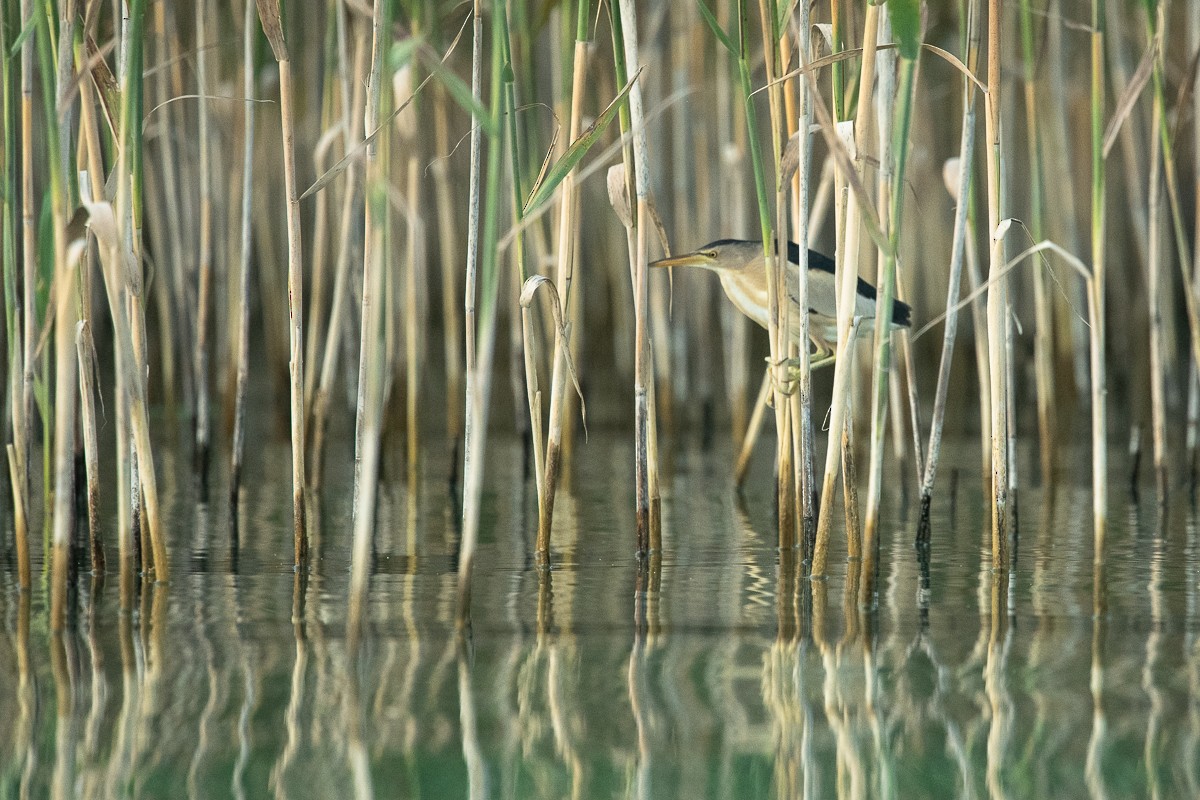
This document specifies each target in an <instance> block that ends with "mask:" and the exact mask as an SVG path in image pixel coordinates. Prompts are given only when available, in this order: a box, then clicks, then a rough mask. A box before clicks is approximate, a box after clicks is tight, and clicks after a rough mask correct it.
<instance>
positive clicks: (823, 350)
mask: <svg viewBox="0 0 1200 800" xmlns="http://www.w3.org/2000/svg"><path fill="white" fill-rule="evenodd" d="M787 256H788V264H787V293H788V302H789V304H790V305H791V313H790V315H789V317H788V320H789V328H790V330H789V335H790V337H791V339H792V340H796V339H799V338H800V303H799V300H798V299H797V297H796V294H797V291H798V288H799V275H800V248H799V247H798V246H797V245H796V244H795V243H794V242H788V253H787ZM650 266H652V267H700V268H702V269H707V270H711V271H713V272H715V273H717V275H719V276H720V278H721V288H722V289H724V290H725V294H726V295H727V296H728V297H729V299H730V300H731V301H733V304H734V305H735V306H737V309H738V311H741V312H742V313H743V314H745V315H746V316H747V317H749V318H750V319H752V320H754V321H755V322H757V323H758V324H759V325H761V326H762V327H764V328H766V327H767V261H766V258H765V257H764V256H763V246H762V242H761V241H746V240H744V239H718V240H717V241H715V242H710V243H709V244H706V245H704V246H703V247H701V248H700V249H699V250H695V251H693V252H691V253H687V254H686V255H681V256H675V257H674V258H664V259H662V260H661V261H655V262H654V263H652V264H651V265H650ZM836 297H837V285H836V284H835V283H834V279H833V259H831V258H829V257H828V256H825V255H822V254H820V253H818V252H817V251H815V250H809V251H808V335H809V339H811V340H812V343H813V345H814V346H815V347H816V352H815V353H814V354H813V361H812V366H813V368H816V367H820V366H824V365H826V364H829V363H831V362H832V361H833V358H834V353H835V352H836V345H837V306H836V300H835V298H836ZM910 310H911V309H909V307H908V305H907V304H906V303H902V302H900V301H899V300H896V301H894V302H893V305H892V328H893V329H895V328H907V327H908V326H909V325H910V324H911V323H910V321H909V311H910ZM854 316H855V317H856V318H858V319H859V320H860V322H859V325H858V330H860V331H862V330H871V328H872V323H873V322H874V320H875V287H874V286H872V285H871V284H869V283H867V282H866V281H864V280H863V279H862V278H859V279H858V291H857V292H856V293H855V301H854Z"/></svg>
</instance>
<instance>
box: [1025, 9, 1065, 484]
mask: <svg viewBox="0 0 1200 800" xmlns="http://www.w3.org/2000/svg"><path fill="white" fill-rule="evenodd" d="M1031 5H1032V4H1031V0H1021V8H1020V23H1021V62H1022V63H1021V66H1022V68H1023V79H1024V89H1025V92H1024V100H1025V138H1026V141H1027V146H1028V157H1029V230H1030V233H1032V234H1033V240H1034V241H1035V242H1040V241H1042V240H1043V239H1045V238H1046V236H1045V222H1044V218H1045V205H1046V202H1045V196H1046V187H1045V183H1044V178H1043V167H1042V141H1041V137H1042V133H1041V126H1040V125H1039V120H1038V108H1037V86H1036V83H1035V78H1036V62H1035V55H1034V41H1033V38H1034V30H1033V13H1032V9H1031ZM1033 302H1034V313H1035V315H1036V320H1037V326H1036V330H1035V331H1034V339H1033V362H1034V381H1035V384H1036V394H1037V409H1038V439H1039V447H1038V454H1039V456H1040V462H1041V470H1042V483H1043V485H1044V486H1046V487H1048V488H1049V487H1052V486H1053V485H1054V481H1053V473H1054V451H1055V436H1056V433H1055V432H1056V430H1057V419H1056V414H1055V409H1056V407H1057V403H1056V401H1055V395H1056V391H1057V390H1056V388H1055V385H1054V308H1053V306H1052V305H1051V297H1050V292H1049V290H1048V288H1047V286H1046V272H1045V270H1040V269H1035V270H1034V271H1033Z"/></svg>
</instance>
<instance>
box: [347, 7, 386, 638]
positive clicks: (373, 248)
mask: <svg viewBox="0 0 1200 800" xmlns="http://www.w3.org/2000/svg"><path fill="white" fill-rule="evenodd" d="M390 11H391V5H390V4H389V3H388V2H386V0H383V1H382V2H381V0H375V4H374V8H373V10H372V13H371V70H370V74H369V76H368V78H367V106H366V120H365V130H366V132H367V135H368V136H370V135H371V134H373V133H374V132H375V131H376V130H377V129H378V128H379V125H380V108H381V106H382V104H383V92H384V91H385V89H384V87H385V85H386V84H387V81H385V80H384V78H383V63H384V49H385V47H386V43H387V42H388V41H389V40H390V35H389V31H390V29H391V13H390ZM379 133H380V136H379V138H378V139H372V140H371V142H370V143H369V144H368V145H367V148H366V154H365V158H364V164H363V172H364V175H365V178H364V186H365V197H364V203H365V211H366V227H365V231H364V237H363V289H362V317H361V325H362V329H361V336H360V339H359V342H360V344H359V348H360V349H359V362H358V397H357V414H356V416H355V425H354V445H355V446H354V545H353V552H352V557H351V562H350V564H351V566H350V570H351V571H350V610H349V613H348V616H349V619H350V621H351V625H353V626H357V625H358V624H359V623H360V620H361V615H362V604H363V602H365V595H366V586H367V576H368V574H369V569H370V561H371V558H370V557H371V542H372V539H373V534H374V527H375V491H376V478H377V469H378V466H379V428H380V416H381V414H382V405H383V382H384V376H383V371H384V364H383V357H384V354H383V353H382V352H381V345H382V342H381V341H380V323H381V317H382V307H381V303H382V301H383V294H382V291H381V290H382V288H383V280H384V278H383V258H384V252H383V248H384V242H385V230H384V229H385V226H386V216H387V201H386V191H387V189H386V181H387V175H386V173H385V172H384V171H383V159H382V158H380V152H379V149H380V139H383V140H384V141H385V142H386V139H387V133H388V131H387V130H382V131H380V132H379Z"/></svg>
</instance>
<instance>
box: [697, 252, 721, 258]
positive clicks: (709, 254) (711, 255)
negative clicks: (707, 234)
mask: <svg viewBox="0 0 1200 800" xmlns="http://www.w3.org/2000/svg"><path fill="white" fill-rule="evenodd" d="M700 255H702V256H704V257H705V258H716V257H717V251H716V250H701V251H700Z"/></svg>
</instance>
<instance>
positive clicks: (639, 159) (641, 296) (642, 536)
mask: <svg viewBox="0 0 1200 800" xmlns="http://www.w3.org/2000/svg"><path fill="white" fill-rule="evenodd" d="M620 17H621V30H622V41H623V44H624V51H625V52H624V55H625V68H626V70H627V71H628V72H630V73H631V74H636V73H637V69H638V43H637V17H636V8H635V0H620ZM629 124H630V130H631V131H632V132H633V166H634V168H633V177H634V189H635V192H636V197H637V217H636V222H637V234H636V236H637V248H636V249H637V254H636V257H635V260H634V262H633V264H632V267H633V274H634V292H633V295H634V313H635V319H634V384H633V395H634V460H635V464H634V470H635V474H636V476H637V481H636V492H637V500H636V503H637V508H636V514H637V532H638V550H639V551H640V552H646V551H648V550H650V549H651V548H652V546H653V542H652V541H651V538H652V537H651V534H652V531H653V529H654V527H655V525H654V524H653V522H652V510H651V501H652V497H651V483H652V482H653V481H654V478H653V477H652V476H651V474H650V473H651V469H652V465H651V464H650V463H649V451H650V449H651V447H652V443H651V442H650V433H651V427H650V415H651V414H653V413H654V409H653V408H652V405H651V399H650V397H649V386H650V382H651V381H652V380H653V378H654V376H653V374H652V364H651V361H650V345H649V325H648V320H647V318H646V314H647V311H648V310H649V306H648V299H649V298H648V288H649V285H648V281H647V277H648V275H647V272H648V270H647V263H648V261H647V250H646V247H647V241H646V234H647V230H646V229H647V226H648V221H649V211H648V210H647V204H648V202H649V193H650V163H649V159H650V156H649V151H648V149H647V147H646V129H645V122H644V120H643V118H642V90H641V86H640V85H639V84H638V83H636V82H635V83H634V84H633V87H632V88H631V89H630V90H629Z"/></svg>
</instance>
